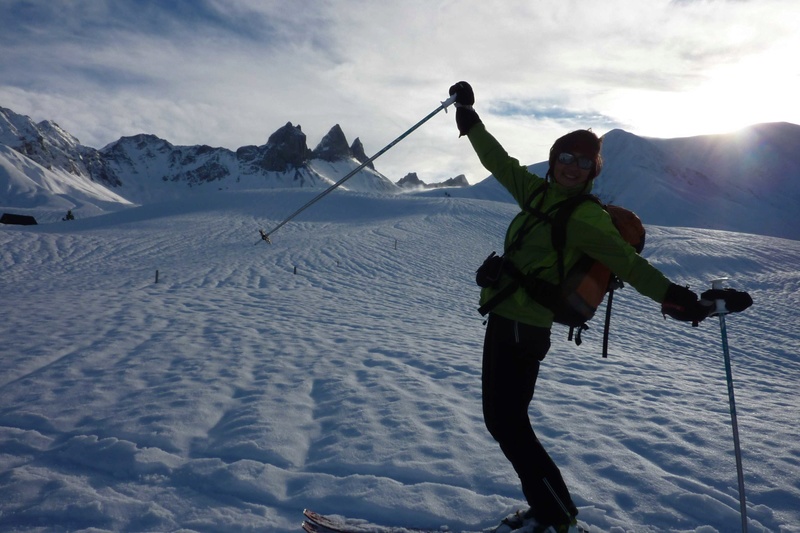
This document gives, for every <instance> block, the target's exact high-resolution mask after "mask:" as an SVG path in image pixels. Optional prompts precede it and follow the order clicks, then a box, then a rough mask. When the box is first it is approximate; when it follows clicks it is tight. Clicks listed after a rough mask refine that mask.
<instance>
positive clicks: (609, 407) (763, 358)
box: [0, 189, 800, 533]
mask: <svg viewBox="0 0 800 533" xmlns="http://www.w3.org/2000/svg"><path fill="white" fill-rule="evenodd" d="M318 192H319V191H311V190H302V189H300V190H298V189H295V190H258V191H227V192H225V191H213V192H212V193H210V194H199V193H198V194H193V195H190V196H187V197H186V198H184V199H179V200H170V201H165V202H163V203H160V204H152V205H146V206H142V207H137V208H131V209H127V210H124V211H119V212H116V213H111V214H108V215H103V216H97V217H92V218H84V219H78V220H76V221H73V222H68V223H56V224H43V225H39V226H30V227H16V226H2V227H0V272H2V276H0V294H2V303H3V315H4V317H3V320H2V321H0V338H2V341H3V342H2V343H1V344H0V530H3V531H42V532H44V531H47V532H52V531H92V532H99V531H131V532H133V531H183V532H188V531H198V532H206V531H209V532H210V531H238V532H242V531H270V532H278V533H280V532H288V531H297V530H299V523H300V520H301V511H302V509H303V508H304V507H309V508H312V509H315V510H317V511H320V512H324V513H338V514H344V515H350V516H355V517H360V518H364V519H367V520H371V521H374V522H380V523H384V524H388V525H404V526H418V527H438V526H441V525H447V526H448V527H449V528H450V529H451V530H452V531H461V530H468V531H480V530H483V529H485V528H488V527H490V526H492V525H494V524H496V523H497V521H498V520H499V519H500V518H502V517H503V516H505V515H506V514H507V513H509V512H511V511H513V510H514V509H516V508H518V507H520V506H522V505H523V502H522V501H521V493H520V489H519V487H518V483H517V480H516V477H515V475H514V473H513V471H512V470H511V468H510V466H509V465H508V464H507V462H506V461H505V459H504V458H503V457H502V455H501V453H500V450H499V448H498V447H497V445H496V444H495V443H494V442H493V441H492V440H491V437H490V436H489V435H488V432H487V431H486V430H485V428H484V426H483V421H482V416H481V407H480V403H481V402H480V359H481V346H482V335H483V330H484V327H483V325H482V319H481V317H480V316H479V315H478V313H477V312H476V307H477V293H478V289H477V287H476V286H475V285H474V280H473V276H474V270H475V268H476V267H477V266H478V265H479V264H480V263H481V261H482V260H483V258H484V257H485V256H486V255H487V254H488V253H489V252H490V251H492V250H497V249H500V248H501V243H502V237H503V233H504V231H505V227H506V225H507V223H508V221H509V220H510V219H511V217H512V216H513V215H514V214H515V212H516V207H515V206H513V205H512V204H510V203H507V202H496V201H487V200H479V199H473V198H455V197H452V198H444V197H441V196H437V197H431V196H424V195H422V196H411V195H375V194H367V193H363V194H362V193H353V192H348V193H344V192H339V191H337V192H335V193H333V194H331V195H330V196H328V197H326V198H325V199H324V200H323V201H321V202H319V203H317V204H315V205H314V207H313V208H312V209H309V210H308V211H306V212H304V213H303V214H302V215H301V216H300V217H298V218H297V219H296V220H295V221H293V222H291V223H289V224H287V225H286V226H284V227H283V228H282V229H281V230H280V231H278V232H276V233H275V234H274V235H273V236H272V238H273V243H274V244H272V245H267V244H265V243H264V242H262V241H259V236H258V231H257V230H258V229H265V230H270V229H271V228H272V227H273V226H275V225H276V224H277V223H278V222H280V221H281V220H282V218H283V217H285V216H286V215H288V214H289V213H291V212H293V211H294V210H295V209H296V208H297V207H299V206H301V205H303V204H305V203H306V202H307V201H308V200H310V199H311V198H312V197H313V196H314V195H315V194H317V193H318ZM645 223H647V220H645ZM647 242H648V244H647V248H646V250H645V255H646V256H647V257H648V259H649V260H650V261H652V262H653V263H654V264H655V265H657V266H658V267H659V268H661V269H662V270H663V271H664V272H665V273H666V274H667V275H668V276H669V277H670V278H671V279H673V280H674V281H676V282H679V283H688V284H690V285H691V286H692V287H693V288H695V289H697V290H702V289H703V288H705V287H707V286H709V281H710V280H711V279H714V278H717V277H719V276H721V275H725V276H728V277H730V278H731V281H730V286H733V287H736V288H740V289H745V290H748V291H749V292H750V293H751V294H752V296H753V298H754V300H755V304H754V306H753V307H752V308H750V309H749V310H747V311H746V312H745V313H741V314H739V315H731V316H729V317H728V319H727V325H728V337H729V342H730V346H731V356H732V359H733V372H734V378H735V385H736V398H737V408H738V420H739V431H740V436H741V441H742V448H743V464H744V472H745V482H746V486H747V497H748V514H749V517H750V530H751V531H776V532H784V533H789V532H798V531H800V439H799V438H798V437H800V435H798V427H800V409H798V407H800V405H799V404H800V400H798V396H797V388H798V379H799V378H798V376H799V375H800V373H798V370H800V342H799V341H798V334H797V329H796V328H797V325H798V308H800V272H798V270H797V265H798V264H800V242H798V241H793V240H783V239H778V238H771V237H760V236H757V235H750V234H741V233H730V232H723V231H713V230H703V229H687V228H678V227H658V226H648V240H647ZM295 269H296V270H295ZM156 271H158V283H156V282H155V276H156ZM602 312H603V310H600V311H599V313H602ZM595 322H596V324H593V327H592V329H591V330H589V331H588V332H586V333H585V334H584V343H583V345H582V346H580V347H576V346H574V344H571V343H569V342H568V341H567V339H566V331H565V330H564V329H563V328H558V327H556V328H554V331H553V348H552V350H551V352H550V354H549V355H548V356H547V358H546V359H545V362H544V364H543V366H542V375H541V376H540V379H539V382H538V384H537V392H536V396H535V398H534V402H533V405H532V408H531V417H532V419H533V421H534V427H535V429H536V430H537V434H538V435H539V436H540V438H541V439H542V440H543V443H544V444H545V446H546V447H547V448H548V450H549V451H550V452H551V453H552V455H553V456H554V458H555V460H556V462H557V463H558V464H559V465H560V467H561V468H562V471H563V473H564V475H565V478H566V480H567V483H568V484H569V486H570V487H571V488H572V491H573V494H574V496H575V500H576V503H577V504H578V506H579V508H580V517H579V518H580V519H581V520H583V521H585V522H587V523H589V524H591V526H592V531H609V532H615V533H618V532H622V531H635V532H652V531H675V532H678V531H680V532H698V533H709V532H726V531H736V530H738V529H739V527H740V516H739V502H738V493H737V479H736V467H735V462H734V456H733V440H732V433H731V427H730V423H731V421H730V415H729V410H728V398H727V388H726V382H725V372H724V367H723V360H722V352H721V345H720V331H719V325H718V323H717V322H716V319H709V320H707V321H705V322H704V323H702V324H701V325H700V327H698V328H692V327H691V326H690V325H688V324H685V323H679V322H675V321H672V320H667V321H665V320H664V318H663V317H662V316H661V314H660V313H659V311H658V305H657V304H655V303H654V302H652V301H650V300H648V299H646V298H644V297H642V296H640V295H638V294H636V293H635V291H633V290H632V289H630V288H626V289H624V290H622V291H620V292H619V293H618V294H617V296H616V297H615V300H614V318H613V320H612V332H611V343H610V354H609V358H608V359H602V358H601V357H600V351H601V332H600V330H601V325H600V322H601V320H600V319H599V318H596V319H595Z"/></svg>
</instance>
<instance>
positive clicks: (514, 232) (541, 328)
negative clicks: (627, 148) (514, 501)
mask: <svg viewBox="0 0 800 533" xmlns="http://www.w3.org/2000/svg"><path fill="white" fill-rule="evenodd" d="M454 94H455V95H456V100H455V105H456V125H457V126H458V131H459V133H460V135H459V137H461V136H467V138H468V139H469V141H470V143H471V144H472V147H473V149H474V150H475V152H476V153H477V155H478V158H479V159H480V161H481V163H482V164H483V166H484V167H486V169H487V170H489V171H490V172H491V173H492V174H493V175H494V177H495V178H496V179H497V181H499V182H500V184H502V185H503V186H504V187H505V188H506V189H508V191H509V192H510V193H511V195H512V196H513V197H514V198H515V200H516V201H517V203H519V205H520V208H521V209H522V211H521V212H520V213H519V214H518V215H517V216H516V217H515V218H514V219H513V220H512V221H511V223H510V225H509V227H508V230H507V233H506V237H505V246H506V250H505V252H506V253H505V257H506V260H507V261H511V262H512V264H513V265H514V266H515V267H516V268H517V269H518V270H520V271H522V272H523V273H524V274H528V275H530V274H531V273H535V275H536V276H537V277H539V278H541V279H543V280H545V281H549V282H551V283H554V284H557V283H558V280H559V274H558V268H557V267H556V263H557V261H556V252H555V250H554V248H553V246H552V243H551V235H550V227H549V226H548V225H547V224H544V223H541V221H539V220H537V219H536V217H535V216H534V215H532V214H531V213H530V212H529V211H526V209H525V208H526V207H528V206H529V205H530V204H531V203H533V202H535V203H536V204H537V207H538V209H539V210H541V211H546V210H547V209H548V208H550V207H552V206H554V205H555V204H557V203H558V202H561V201H563V200H565V199H566V198H569V197H572V196H574V195H577V194H581V193H588V192H590V191H591V189H592V184H593V181H594V179H595V178H596V177H597V175H598V174H600V171H601V169H602V159H601V157H600V148H601V142H602V141H601V139H599V138H598V137H597V135H595V134H594V133H593V132H592V131H591V130H577V131H573V132H571V133H568V134H566V135H564V136H563V137H561V138H559V139H557V140H556V141H555V143H554V144H553V147H552V148H551V149H550V158H549V163H550V166H549V169H548V171H547V174H546V175H545V178H541V177H539V176H537V175H535V174H532V173H530V172H529V171H528V170H527V168H526V167H525V166H523V165H521V164H520V163H519V161H518V160H516V159H514V158H512V157H510V156H509V155H508V154H507V153H506V151H505V150H504V149H503V147H502V146H501V145H500V143H499V142H498V141H497V140H496V139H495V138H494V137H493V136H492V135H491V134H489V132H487V131H486V128H485V126H484V124H483V123H482V122H481V119H480V118H479V116H478V114H477V113H476V112H475V110H474V109H473V104H474V102H475V96H474V93H473V89H472V87H471V86H470V85H469V84H468V83H467V82H464V81H461V82H458V83H456V84H455V85H453V86H452V87H450V95H451V96H452V95H454ZM545 183H546V186H544V187H543V185H544V184H545ZM540 187H541V190H542V191H543V192H541V193H540V194H538V195H534V194H533V193H534V192H535V191H537V190H539V188H540ZM583 254H585V255H588V256H590V257H592V258H593V259H595V260H598V261H600V262H601V263H603V264H605V265H606V266H607V267H608V268H609V269H611V271H612V272H614V273H615V274H616V275H617V276H618V277H619V278H620V279H622V280H623V281H625V282H628V283H629V284H630V285H631V286H633V287H634V288H635V289H636V290H637V291H638V292H640V293H641V294H643V295H645V296H648V297H649V298H651V299H653V300H655V301H656V302H658V303H660V304H662V312H664V313H666V314H669V315H670V316H673V317H674V318H677V319H679V320H686V321H692V322H695V323H696V322H700V321H701V320H703V319H704V318H705V317H706V316H708V313H709V308H708V307H707V306H706V305H704V304H703V303H701V302H700V301H699V300H698V297H697V294H695V293H694V292H693V291H691V290H689V289H688V288H687V287H682V286H680V285H677V284H675V283H672V282H670V280H669V279H667V278H666V277H665V276H664V275H663V274H662V273H661V272H660V271H659V270H658V269H656V268H655V267H654V266H652V265H651V264H650V263H648V262H647V260H645V259H644V258H642V257H641V256H640V255H638V254H637V253H636V252H635V250H634V249H633V247H631V246H630V245H629V244H628V243H627V242H625V241H624V240H623V239H622V237H621V236H620V234H619V232H618V231H617V230H616V228H615V227H614V225H613V223H612V222H611V218H610V216H609V215H608V213H607V212H606V211H605V210H604V209H603V208H602V206H600V205H598V204H597V203H595V202H583V203H582V204H581V205H580V206H578V207H577V208H576V209H575V211H574V212H573V214H572V216H571V217H570V219H569V222H568V224H567V238H566V246H565V249H564V250H563V261H564V269H565V270H566V271H568V270H569V268H570V267H571V266H572V265H574V264H575V262H576V261H577V260H578V259H579V257H580V256H582V255H583ZM501 281H502V278H501ZM497 292H498V289H497V288H493V287H486V288H484V289H483V290H482V291H481V305H483V304H485V303H486V302H488V301H489V300H491V299H492V297H493V296H495V295H496V294H497ZM552 324H553V313H552V312H551V311H550V310H548V309H547V308H546V307H544V306H543V305H541V304H540V303H538V302H537V301H535V300H534V299H532V298H531V297H530V296H529V295H528V293H527V292H526V290H525V288H523V287H520V288H518V289H517V290H516V291H515V292H514V293H512V294H511V296H510V297H508V298H506V299H504V300H503V301H501V302H500V303H499V304H497V305H496V307H494V309H493V310H492V311H491V313H490V314H489V318H488V322H487V327H486V336H485V339H484V349H483V370H482V378H481V379H482V391H483V415H484V421H485V423H486V427H487V429H488V430H489V433H490V434H491V435H492V437H493V438H494V439H495V440H496V441H497V442H498V443H499V444H500V449H501V450H502V452H503V454H504V455H505V456H506V458H507V459H508V460H509V461H510V462H511V464H512V466H513V467H514V470H515V471H516V473H517V474H518V476H519V479H520V481H521V484H522V492H523V494H524V496H525V499H526V500H527V502H528V505H529V506H530V509H529V510H528V511H527V512H526V513H525V514H524V518H525V519H528V518H530V519H533V520H535V523H536V524H537V525H536V531H537V532H538V531H541V532H544V531H555V532H558V533H561V532H567V531H569V530H570V527H571V526H574V525H575V524H576V523H577V521H576V516H577V514H578V509H577V507H576V506H575V503H574V502H573V501H572V497H571V496H570V493H569V490H568V489H567V486H566V484H565V483H564V479H563V477H562V476H561V472H560V471H559V469H558V467H557V466H556V464H555V463H554V462H553V460H552V459H551V457H550V456H549V455H548V453H547V451H545V449H544V447H543V446H542V444H541V443H540V442H539V439H538V438H537V437H536V434H535V433H534V430H533V427H532V425H531V422H530V419H529V416H528V406H529V405H530V402H531V400H532V399H533V393H534V387H535V385H536V379H537V376H538V374H539V366H540V364H541V362H542V360H543V359H544V357H545V355H546V354H547V352H548V350H549V348H550V329H551V327H552Z"/></svg>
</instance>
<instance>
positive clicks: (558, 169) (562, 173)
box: [553, 152, 592, 188]
mask: <svg viewBox="0 0 800 533" xmlns="http://www.w3.org/2000/svg"><path fill="white" fill-rule="evenodd" d="M572 155H573V156H574V157H573V160H572V162H571V163H569V164H567V163H562V162H561V159H560V158H559V159H556V162H555V168H554V169H553V179H554V180H555V181H556V183H558V184H559V185H561V186H563V187H570V188H571V187H578V186H580V185H583V184H584V183H586V182H587V181H589V174H590V173H591V170H592V169H591V168H586V169H585V168H582V167H581V166H579V165H578V161H579V160H580V159H581V158H582V157H584V154H581V153H578V152H575V153H573V154H572Z"/></svg>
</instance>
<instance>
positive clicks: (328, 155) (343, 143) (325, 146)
mask: <svg viewBox="0 0 800 533" xmlns="http://www.w3.org/2000/svg"><path fill="white" fill-rule="evenodd" d="M352 155H353V154H352V152H351V151H350V146H349V145H348V144H347V139H346V138H345V136H344V132H343V131H342V128H341V126H339V125H338V124H336V125H335V126H334V127H332V128H331V129H330V131H328V133H327V134H326V135H325V137H323V138H322V140H321V141H320V142H319V144H318V145H317V147H316V148H314V151H313V152H312V157H314V158H315V159H322V160H323V161H330V162H333V161H339V160H341V159H345V158H347V157H352Z"/></svg>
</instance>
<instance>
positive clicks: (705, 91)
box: [617, 48, 800, 138]
mask: <svg viewBox="0 0 800 533" xmlns="http://www.w3.org/2000/svg"><path fill="white" fill-rule="evenodd" d="M795 56H796V53H795V51H792V52H791V53H790V52H789V50H788V48H786V49H782V50H778V49H772V50H769V51H766V52H764V53H762V54H758V55H753V56H750V57H748V58H746V59H743V60H742V61H740V62H738V63H736V64H729V65H722V66H720V67H718V68H715V69H713V70H710V71H709V72H707V73H706V74H705V76H704V78H705V81H704V82H702V83H701V84H699V85H698V86H696V87H695V88H693V89H690V90H686V91H683V92H666V91H664V92H655V93H654V92H652V91H636V92H635V93H633V94H631V93H628V94H626V96H625V98H624V99H623V100H620V101H619V102H618V103H617V106H619V107H620V110H621V112H620V113H619V114H618V116H620V117H624V118H623V121H624V122H626V123H627V124H628V125H629V127H630V128H631V130H632V132H633V133H636V134H639V135H646V136H655V137H666V138H668V137H683V136H691V135H700V134H707V133H724V132H729V131H733V130H737V129H740V128H743V127H745V126H748V125H751V124H757V123H763V122H781V121H786V122H795V123H800V107H799V106H797V105H796V100H797V95H798V94H800V67H798V65H800V64H798V63H797V61H796V57H795Z"/></svg>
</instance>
